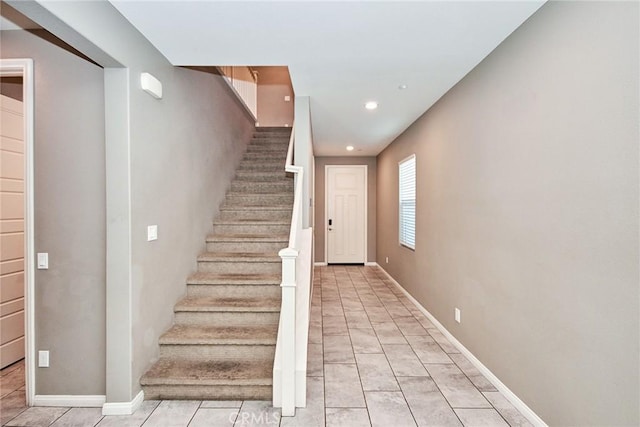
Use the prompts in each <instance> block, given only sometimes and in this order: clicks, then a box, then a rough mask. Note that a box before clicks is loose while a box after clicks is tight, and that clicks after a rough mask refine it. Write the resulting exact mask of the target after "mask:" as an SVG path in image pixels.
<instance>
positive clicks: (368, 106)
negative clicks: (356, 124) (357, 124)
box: [364, 101, 378, 110]
mask: <svg viewBox="0 0 640 427" xmlns="http://www.w3.org/2000/svg"><path fill="white" fill-rule="evenodd" d="M364 108H366V109H367V110H375V109H376V108H378V103H377V102H376V101H369V102H367V103H366V104H364Z"/></svg>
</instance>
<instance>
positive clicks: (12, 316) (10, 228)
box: [0, 95, 24, 369]
mask: <svg viewBox="0 0 640 427" xmlns="http://www.w3.org/2000/svg"><path fill="white" fill-rule="evenodd" d="M22 116H23V110H22V102H20V101H16V100H15V99H12V98H8V97H6V96H4V95H0V206H1V208H0V249H1V250H0V253H1V255H0V369H1V368H4V367H5V366H7V365H10V364H11V363H13V362H16V361H18V360H20V359H22V358H23V357H24V135H23V129H24V127H23V117H22Z"/></svg>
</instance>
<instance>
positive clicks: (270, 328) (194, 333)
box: [159, 324, 278, 360]
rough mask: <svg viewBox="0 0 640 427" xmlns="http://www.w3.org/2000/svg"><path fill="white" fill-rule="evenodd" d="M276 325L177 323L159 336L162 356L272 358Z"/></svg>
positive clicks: (235, 358)
mask: <svg viewBox="0 0 640 427" xmlns="http://www.w3.org/2000/svg"><path fill="white" fill-rule="evenodd" d="M277 335H278V325H277V324H271V325H269V324H266V325H244V326H226V325H225V326H210V325H174V326H173V327H172V328H171V329H169V330H168V331H167V332H165V333H164V334H163V335H162V336H161V337H160V340H159V342H160V358H173V359H175V358H185V359H214V358H215V359H230V360H256V359H269V358H271V359H273V356H274V354H275V346H276V338H277Z"/></svg>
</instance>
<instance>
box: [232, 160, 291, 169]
mask: <svg viewBox="0 0 640 427" xmlns="http://www.w3.org/2000/svg"><path fill="white" fill-rule="evenodd" d="M280 170H283V171H284V161H282V162H267V161H260V160H255V161H254V160H250V161H249V160H243V161H242V162H240V166H238V171H251V172H279V171H280Z"/></svg>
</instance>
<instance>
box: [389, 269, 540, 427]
mask: <svg viewBox="0 0 640 427" xmlns="http://www.w3.org/2000/svg"><path fill="white" fill-rule="evenodd" d="M378 267H380V266H378ZM380 269H381V270H382V271H383V272H384V274H386V276H387V277H388V278H389V280H391V282H392V283H393V284H394V285H396V286H397V287H398V289H400V291H402V293H403V294H404V295H405V296H406V297H407V298H408V299H409V300H410V301H411V302H412V303H414V304H415V305H416V307H418V309H419V310H420V311H421V312H422V313H423V314H424V315H425V316H427V318H428V319H429V320H430V321H431V323H433V324H434V326H435V327H436V328H438V329H439V330H440V332H442V335H444V336H445V337H446V338H447V339H448V340H449V341H450V342H451V344H453V345H454V346H455V347H456V348H457V349H458V350H460V353H462V354H464V355H465V357H466V358H467V359H469V361H470V362H471V363H472V364H473V366H475V367H476V368H477V369H478V370H479V371H480V373H481V374H482V375H484V376H485V377H486V378H487V379H488V380H489V381H490V382H491V384H493V385H494V386H495V388H497V389H498V390H499V391H500V392H501V393H502V394H503V395H504V397H506V398H507V400H508V401H509V402H511V404H512V405H513V406H515V407H516V409H518V410H519V411H520V412H521V413H522V415H524V416H525V417H526V418H527V419H528V420H529V421H530V422H531V423H532V424H533V425H535V426H540V427H547V423H545V422H544V421H543V420H542V418H540V417H539V416H538V415H537V414H536V413H535V412H533V410H532V409H531V408H529V407H528V406H527V404H526V403H524V402H523V401H522V400H520V398H519V397H518V396H516V394H515V393H514V392H512V391H511V390H510V389H509V387H507V386H506V385H505V384H504V383H503V382H502V381H500V380H499V379H498V377H496V376H495V375H494V374H493V372H491V371H490V370H489V368H487V367H486V366H484V365H483V364H482V362H480V360H478V358H476V357H475V356H474V355H473V353H471V352H470V351H469V350H468V349H467V348H466V347H465V346H464V345H462V343H461V342H460V341H458V340H457V339H456V338H455V337H454V336H453V335H451V333H450V332H449V331H448V330H447V329H446V328H445V327H444V326H443V325H442V323H440V322H438V320H437V319H436V318H435V317H434V316H433V315H432V314H431V313H429V311H428V310H427V309H426V308H424V307H423V306H422V304H420V303H419V302H418V301H417V300H416V299H415V298H414V297H413V296H412V295H411V294H410V293H409V292H407V290H406V289H405V288H403V287H402V285H401V284H400V283H398V282H397V281H396V279H394V278H393V277H391V275H390V274H389V273H388V272H387V271H386V270H385V269H384V268H382V267H380Z"/></svg>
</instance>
